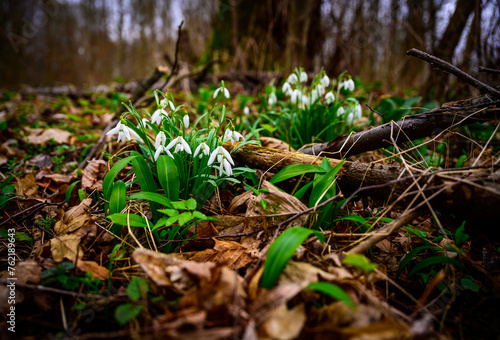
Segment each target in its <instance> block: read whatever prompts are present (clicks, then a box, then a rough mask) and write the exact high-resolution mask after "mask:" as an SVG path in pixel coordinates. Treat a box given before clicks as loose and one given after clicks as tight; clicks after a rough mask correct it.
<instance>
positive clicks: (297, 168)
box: [269, 164, 325, 183]
mask: <svg viewBox="0 0 500 340" xmlns="http://www.w3.org/2000/svg"><path fill="white" fill-rule="evenodd" d="M310 172H320V173H324V172H325V169H323V168H322V167H320V166H318V165H314V164H291V165H287V166H285V167H284V168H283V169H282V170H281V171H280V172H278V173H277V174H276V175H274V177H273V178H271V180H270V181H269V182H271V183H279V182H282V181H285V180H287V179H289V178H292V177H295V176H299V175H302V174H306V173H310Z"/></svg>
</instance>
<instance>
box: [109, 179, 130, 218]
mask: <svg viewBox="0 0 500 340" xmlns="http://www.w3.org/2000/svg"><path fill="white" fill-rule="evenodd" d="M126 196H127V186H126V185H125V182H123V181H122V180H119V181H116V182H115V184H114V185H113V190H112V191H111V197H110V199H109V214H110V215H113V214H116V213H119V212H121V211H122V210H123V208H125V199H126Z"/></svg>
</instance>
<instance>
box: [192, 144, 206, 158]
mask: <svg viewBox="0 0 500 340" xmlns="http://www.w3.org/2000/svg"><path fill="white" fill-rule="evenodd" d="M200 151H201V152H200ZM198 153H199V154H200V159H201V157H203V154H205V155H208V154H209V153H210V148H209V147H208V145H207V143H205V142H203V143H201V144H200V145H198V147H197V148H196V150H194V155H193V157H196V156H197V155H198Z"/></svg>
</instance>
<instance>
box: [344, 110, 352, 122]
mask: <svg viewBox="0 0 500 340" xmlns="http://www.w3.org/2000/svg"><path fill="white" fill-rule="evenodd" d="M345 120H346V123H347V124H348V125H351V124H352V122H353V120H354V113H353V112H352V111H351V112H349V113H348V114H347V117H346V119H345Z"/></svg>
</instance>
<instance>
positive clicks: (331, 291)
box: [306, 282, 356, 308]
mask: <svg viewBox="0 0 500 340" xmlns="http://www.w3.org/2000/svg"><path fill="white" fill-rule="evenodd" d="M306 289H311V290H314V291H316V292H318V293H323V294H325V295H328V296H329V297H331V298H333V299H336V300H339V301H342V302H345V304H346V305H348V306H349V307H351V308H355V307H356V306H355V305H354V303H353V302H352V300H351V298H350V297H349V295H347V293H346V292H345V291H344V290H343V289H342V288H340V287H339V286H337V285H334V284H333V283H330V282H314V283H311V284H309V285H308V286H307V287H306Z"/></svg>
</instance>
